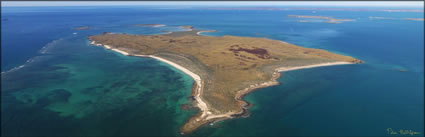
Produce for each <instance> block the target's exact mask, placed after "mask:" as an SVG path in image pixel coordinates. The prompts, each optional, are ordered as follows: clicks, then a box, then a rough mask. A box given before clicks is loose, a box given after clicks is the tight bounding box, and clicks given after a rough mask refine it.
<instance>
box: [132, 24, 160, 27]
mask: <svg viewBox="0 0 425 137" xmlns="http://www.w3.org/2000/svg"><path fill="white" fill-rule="evenodd" d="M134 26H136V27H164V26H166V25H164V24H136V25H134Z"/></svg>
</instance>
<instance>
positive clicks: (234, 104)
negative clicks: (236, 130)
mask: <svg viewBox="0 0 425 137" xmlns="http://www.w3.org/2000/svg"><path fill="white" fill-rule="evenodd" d="M185 28H188V29H190V31H179V32H173V33H169V34H157V35H130V34H99V35H92V36H89V37H88V39H89V41H91V43H90V44H91V45H95V46H102V47H105V48H107V49H110V50H113V51H116V52H119V53H121V54H123V55H127V56H137V57H149V58H154V59H157V60H159V61H162V62H165V63H168V64H170V65H171V66H173V67H175V68H177V69H179V70H181V71H183V72H184V73H186V74H188V75H189V76H191V77H192V78H193V79H194V83H193V88H192V93H191V99H192V100H193V106H194V107H196V108H199V113H197V114H196V115H194V116H193V117H191V118H190V119H189V120H188V121H187V122H186V123H185V124H184V125H183V126H182V127H181V129H180V131H181V134H188V133H191V132H193V131H194V130H196V129H197V128H199V127H200V126H202V125H205V124H207V123H210V122H214V121H218V120H224V119H229V118H235V117H240V116H243V115H244V114H246V113H247V109H248V103H247V102H245V101H244V100H242V98H243V96H244V95H246V94H247V93H249V92H251V91H253V90H255V89H258V88H264V87H268V86H273V85H277V84H279V82H278V81H276V79H277V78H279V77H280V72H283V71H290V70H296V69H303V68H312V67H320V66H330V65H343V64H356V63H362V62H363V61H361V60H358V59H356V58H353V57H350V56H345V55H339V54H334V53H331V52H328V51H326V50H321V49H312V48H304V47H300V46H297V45H293V44H289V43H286V42H282V41H278V40H272V39H266V38H256V37H240V36H230V35H225V36H217V37H216V36H203V35H199V33H200V32H202V31H203V30H198V29H194V27H192V26H185ZM182 108H185V109H186V108H190V107H188V106H182Z"/></svg>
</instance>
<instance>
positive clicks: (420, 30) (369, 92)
mask: <svg viewBox="0 0 425 137" xmlns="http://www.w3.org/2000/svg"><path fill="white" fill-rule="evenodd" d="M1 14H2V15H1V17H2V19H7V20H6V21H2V22H1V25H2V28H1V31H2V32H1V33H2V41H1V48H2V51H1V52H2V53H1V56H2V64H1V66H2V72H5V73H2V77H1V78H2V80H1V82H2V90H1V93H2V111H1V113H2V117H1V121H2V122H1V128H2V131H3V132H2V135H7V136H9V135H98V136H99V135H135V136H148V135H163V136H170V135H178V130H179V128H180V126H181V125H182V124H183V123H184V122H185V121H186V120H187V119H188V118H189V117H190V116H191V115H193V114H194V113H196V111H197V110H193V109H192V110H182V107H181V106H182V105H185V104H186V105H188V104H190V100H189V99H188V98H187V97H188V96H189V95H190V89H191V86H192V82H193V81H192V80H191V79H190V77H188V76H186V75H184V74H183V73H182V72H180V71H178V70H176V69H173V68H171V67H170V66H168V65H166V64H164V63H160V62H158V61H155V60H153V59H146V58H136V57H126V56H122V55H119V54H117V53H114V52H111V51H108V50H105V49H102V48H100V47H93V46H88V41H87V36H88V35H95V34H101V33H103V32H116V33H130V34H158V33H161V31H162V30H168V31H179V30H180V29H178V28H177V26H179V25H192V26H195V27H196V28H199V29H214V30H217V32H215V33H204V34H205V35H212V36H222V35H237V36H251V37H266V38H270V39H276V40H282V41H286V42H289V43H293V44H297V45H300V46H304V47H309V48H319V49H326V50H329V51H332V52H336V53H340V54H345V55H350V56H353V57H356V58H359V59H361V60H363V61H365V62H366V63H364V64H359V65H346V66H331V67H322V68H313V69H305V70H296V71H291V72H285V73H283V76H282V77H281V78H280V79H279V81H280V82H281V84H280V85H278V86H274V87H268V88H264V89H259V90H256V91H255V92H253V93H251V94H249V95H247V96H246V97H245V99H246V100H247V101H249V102H250V103H252V104H254V105H253V107H252V108H251V109H250V112H251V115H250V116H249V117H248V118H236V119H231V120H226V121H221V122H218V123H215V124H214V125H213V126H209V125H208V126H204V127H202V128H201V129H199V130H197V131H196V132H194V133H193V134H192V135H195V136H196V135H203V136H206V135H208V136H224V135H227V136H249V135H257V136H258V135H270V136H387V135H389V134H388V133H387V129H388V128H392V129H394V130H399V129H407V130H413V131H417V132H420V133H421V134H420V135H419V136H423V135H424V130H423V128H424V122H423V121H424V109H423V106H424V64H423V62H424V39H423V37H424V22H423V21H408V20H370V19H369V17H370V16H375V17H376V16H379V17H393V18H423V17H424V13H423V12H421V13H414V12H378V11H369V12H363V11H356V12H354V11H316V12H315V13H313V12H312V11H308V10H289V11H272V10H206V9H200V8H196V7H195V8H187V9H176V8H171V7H159V6H153V7H141V6H129V7H124V6H123V7H2V13H1ZM291 14H295V15H319V16H332V17H335V18H350V19H356V21H354V22H345V23H341V24H328V23H320V22H311V23H300V22H297V21H296V20H297V19H295V18H288V17H287V15H291ZM134 24H166V25H167V26H166V27H160V28H150V27H133V26H132V25H134ZM81 26H89V27H91V29H89V30H73V28H75V27H81ZM28 60H29V61H28ZM27 61H28V63H25V62H27ZM20 65H24V67H22V68H20V69H14V70H12V71H8V70H11V69H12V68H15V67H18V66H20ZM397 69H405V70H407V72H400V71H397Z"/></svg>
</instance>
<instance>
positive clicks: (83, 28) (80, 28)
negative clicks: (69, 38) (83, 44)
mask: <svg viewBox="0 0 425 137" xmlns="http://www.w3.org/2000/svg"><path fill="white" fill-rule="evenodd" d="M74 29H75V30H86V29H90V27H76V28H74Z"/></svg>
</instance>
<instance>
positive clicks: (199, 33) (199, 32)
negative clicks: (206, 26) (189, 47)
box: [196, 30, 215, 35]
mask: <svg viewBox="0 0 425 137" xmlns="http://www.w3.org/2000/svg"><path fill="white" fill-rule="evenodd" d="M202 32H215V31H213V30H203V31H198V32H196V34H198V35H201V33H202Z"/></svg>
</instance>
